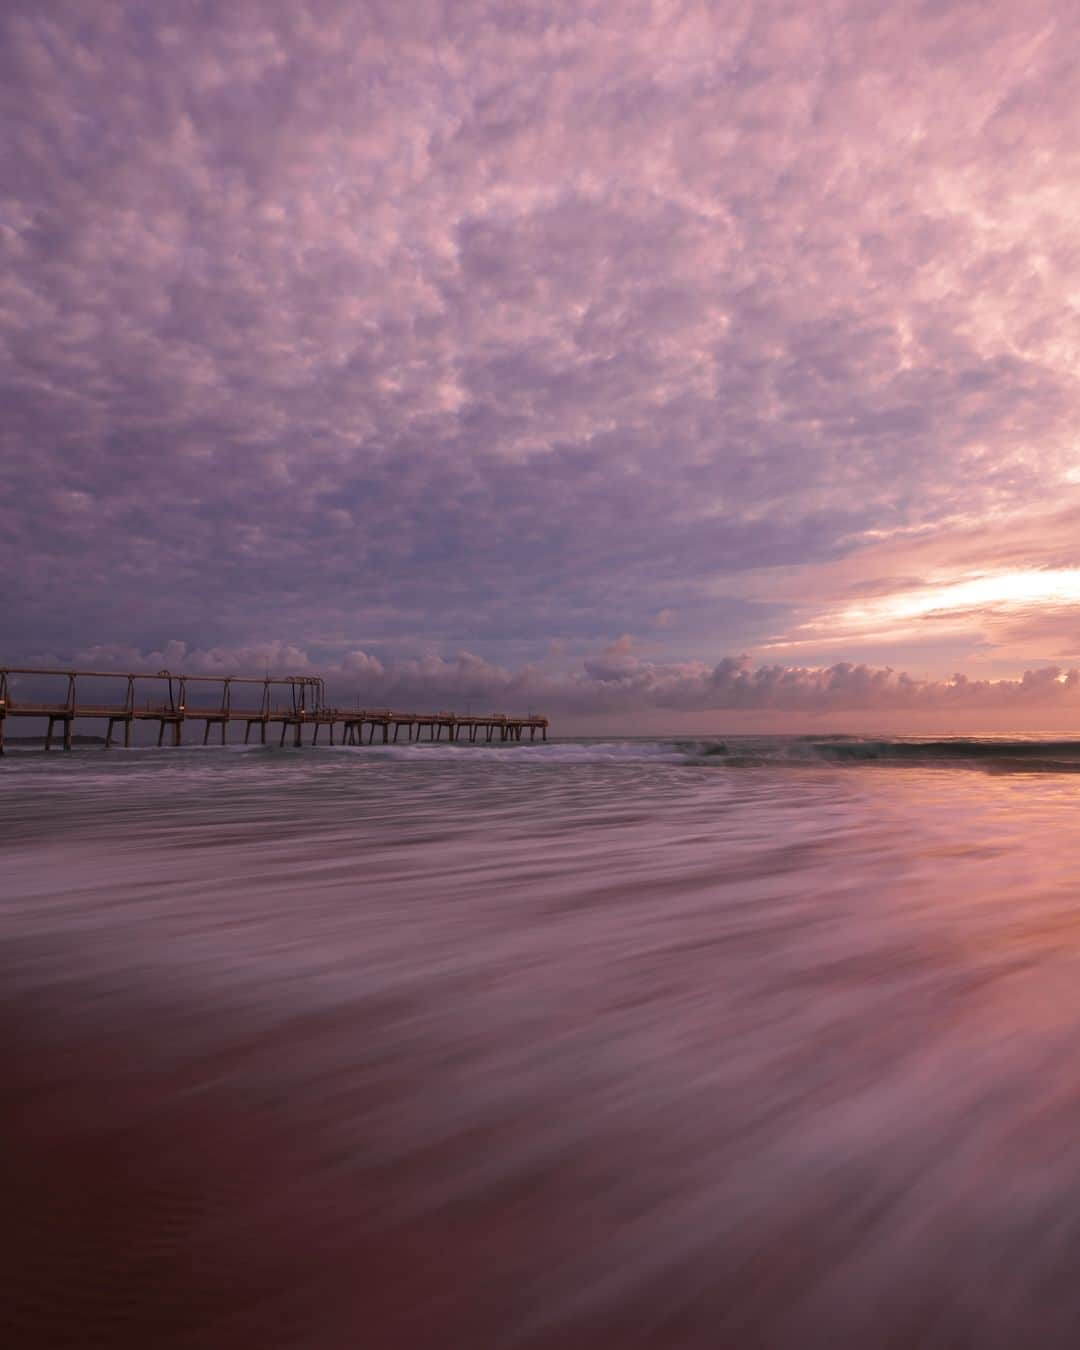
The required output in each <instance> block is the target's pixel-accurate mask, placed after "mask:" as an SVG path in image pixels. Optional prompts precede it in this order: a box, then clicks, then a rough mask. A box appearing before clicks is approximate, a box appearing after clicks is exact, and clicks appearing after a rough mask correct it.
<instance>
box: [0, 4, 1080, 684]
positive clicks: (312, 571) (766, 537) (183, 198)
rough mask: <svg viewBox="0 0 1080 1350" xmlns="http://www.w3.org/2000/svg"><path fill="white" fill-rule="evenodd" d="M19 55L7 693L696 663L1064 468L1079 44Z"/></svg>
mask: <svg viewBox="0 0 1080 1350" xmlns="http://www.w3.org/2000/svg"><path fill="white" fill-rule="evenodd" d="M0 24H2V31H0V119H2V124H3V126H4V134H3V138H2V142H0V154H2V161H0V249H2V262H3V269H2V274H0V381H2V387H0V396H2V400H3V419H2V423H0V454H2V456H3V460H4V479H3V481H4V488H3V496H2V497H0V566H2V571H3V577H4V593H5V600H4V602H3V603H4V624H3V627H4V649H5V651H10V653H11V655H12V656H36V655H39V654H52V655H55V656H56V657H57V658H58V659H60V658H67V657H69V656H70V655H72V654H73V653H75V652H76V651H78V650H86V649H88V648H90V647H93V646H95V645H99V644H106V645H112V646H114V647H115V646H129V647H133V648H135V649H140V650H148V649H150V648H155V647H156V648H159V649H160V648H163V647H164V645H165V644H166V643H168V642H169V641H180V642H184V643H187V644H188V647H189V648H200V649H205V648H209V647H214V646H217V647H219V648H221V649H224V650H235V649H238V648H239V649H241V650H248V651H254V650H255V649H256V648H258V649H259V650H260V651H263V652H270V651H272V650H288V649H289V647H290V645H291V646H293V647H295V648H296V649H297V650H298V651H303V652H305V653H307V654H308V655H309V656H310V658H311V659H313V660H315V661H320V660H326V661H328V662H329V663H331V664H333V663H334V662H340V661H342V660H344V659H345V655H344V654H345V653H347V652H348V651H351V650H356V649H357V648H362V649H363V650H365V651H369V650H371V649H372V648H373V647H374V648H379V647H380V644H382V645H384V646H388V647H389V648H393V647H394V645H395V644H402V643H404V644H406V646H408V645H409V644H412V646H413V647H415V646H416V644H417V643H420V642H425V643H434V644H435V645H436V647H437V648H440V647H441V649H442V650H444V651H454V650H457V649H458V647H459V646H460V645H461V644H462V643H465V644H467V645H468V646H469V648H470V649H473V650H476V649H482V651H483V654H484V655H483V659H484V660H491V661H493V662H494V664H495V666H497V667H498V668H502V666H501V665H500V663H502V662H509V663H510V664H515V663H516V664H520V661H519V660H518V658H519V657H520V658H521V659H522V660H525V661H530V660H534V659H538V658H539V654H541V653H542V652H544V651H545V650H546V644H547V643H548V641H549V640H550V639H553V638H559V639H567V640H569V641H570V642H572V643H575V644H579V645H580V646H581V649H582V650H584V649H585V648H587V647H589V646H596V645H597V642H598V641H599V640H601V639H606V638H607V637H608V636H610V635H611V634H612V633H618V632H622V631H628V632H632V633H641V632H643V631H645V630H652V629H655V628H656V627H657V624H658V622H659V624H660V629H661V630H662V632H663V633H664V634H665V635H666V638H665V640H666V641H669V642H670V643H671V644H672V646H671V655H670V657H669V658H668V661H667V664H672V663H675V664H678V659H679V654H685V653H686V652H687V651H688V650H690V649H691V648H692V647H693V645H694V643H695V642H696V643H698V645H699V649H700V650H701V651H703V652H704V651H709V652H712V653H714V654H715V653H717V652H718V651H723V650H733V649H734V650H738V649H740V648H741V647H743V646H746V645H749V644H751V643H753V642H754V641H756V640H757V639H759V638H761V637H763V636H765V635H766V634H769V633H771V632H774V631H775V630H776V629H777V628H778V627H779V626H781V625H782V623H783V620H784V616H785V614H786V613H788V612H789V611H790V610H792V609H793V607H795V606H796V605H797V604H799V603H802V601H803V600H804V595H803V593H802V589H803V588H802V586H801V585H800V586H799V587H798V588H796V589H795V590H793V592H792V593H791V594H790V595H787V596H779V597H774V598H773V599H771V600H770V601H769V602H767V603H766V602H763V601H758V600H754V599H752V598H747V597H744V596H741V595H740V590H739V585H740V583H739V578H740V577H741V576H742V575H743V574H745V573H746V572H748V571H750V570H753V569H757V568H762V567H779V566H782V567H785V568H790V569H799V568H807V567H810V566H812V565H814V564H817V563H821V562H823V561H825V560H828V559H835V558H837V557H839V556H842V555H844V554H846V553H848V552H850V551H851V550H852V549H853V548H855V547H856V546H858V545H859V543H860V541H861V540H862V539H863V538H864V537H865V534H866V532H867V531H870V530H877V531H886V532H887V531H890V530H894V529H898V528H901V527H904V526H907V525H910V524H912V523H922V524H926V523H930V522H933V521H934V520H937V519H939V518H943V517H945V516H947V515H950V514H951V513H955V512H957V511H959V510H962V511H964V512H965V513H967V514H968V515H969V516H976V517H977V516H978V515H979V513H980V512H986V511H989V510H991V509H993V510H1006V509H1013V508H1016V507H1017V506H1020V505H1022V504H1024V503H1027V502H1030V501H1031V500H1032V499H1046V498H1047V497H1048V495H1049V494H1051V493H1052V492H1054V491H1055V490H1056V488H1057V486H1058V485H1059V484H1060V482H1061V476H1062V474H1063V473H1065V472H1067V471H1068V469H1069V468H1070V467H1071V466H1073V465H1074V463H1075V451H1074V447H1073V433H1072V426H1073V424H1074V420H1075V418H1074V413H1075V410H1076V404H1077V395H1076V376H1075V360H1074V346H1075V333H1076V318H1075V314H1074V309H1073V301H1072V299H1071V298H1070V296H1071V294H1072V291H1071V290H1070V285H1071V279H1072V278H1074V277H1075V275H1076V271H1077V258H1078V251H1077V245H1076V244H1075V232H1074V229H1073V227H1072V220H1073V218H1074V212H1075V207H1076V205H1077V204H1078V203H1080V196H1078V195H1077V186H1076V185H1077V167H1078V158H1077V157H1078V152H1077V150H1076V149H1075V147H1074V145H1073V141H1072V137H1071V127H1072V125H1073V116H1072V114H1073V112H1074V111H1076V103H1077V94H1076V92H1075V87H1074V81H1073V79H1072V73H1071V68H1070V65H1071V63H1070V59H1069V55H1068V53H1069V52H1070V50H1071V44H1072V42H1073V40H1074V38H1075V37H1076V29H1077V21H1076V19H1075V18H1074V16H1073V12H1072V10H1071V9H1070V8H1069V7H1067V6H1065V5H1055V4H1041V3H1036V4H1032V5H1029V6H1024V7H1022V8H1014V7H1008V6H1004V5H992V6H970V5H938V6H933V7H928V6H925V5H914V4H900V5H896V6H889V7H879V6H866V5H861V4H854V3H836V4H824V5H821V6H807V5H805V4H795V3H791V4H783V3H754V4H743V5H740V4H734V5H715V4H707V3H697V4H695V3H689V2H685V3H684V2H682V0H671V2H670V3H661V2H660V0H656V2H655V3H652V2H650V3H645V2H644V0H618V2H617V3H616V0H603V2H602V3H601V2H598V0H584V2H582V0H574V3H569V2H567V3H545V4H532V3H521V0H514V3H509V2H506V3H494V2H489V0H475V2H473V3H470V2H469V0H455V3H452V4H451V3H447V4H438V3H433V2H432V0H424V2H423V3H419V2H418V3H415V4H408V3H401V2H400V0H397V2H396V3H394V4H376V3H366V4H365V3H355V0H348V2H347V3H346V0H340V2H338V0H323V2H321V3H315V0H297V3H295V4H288V5H278V4H271V3H254V2H252V0H247V2H245V0H234V2H233V3H230V4H229V5H227V6H222V5H217V4H204V3H192V4H187V5H182V6H180V5H177V6H167V7H162V6H158V5H154V4H150V3H135V2H130V3H120V2H117V3H109V4H100V5H83V4H81V3H74V2H73V3H61V2H60V0H36V3H32V4H31V3H11V4H9V5H7V6H6V7H5V9H4V13H3V17H2V19H0ZM1073 289H1075V288H1073ZM661 614H662V615H665V616H667V617H666V618H665V619H664V620H662V621H658V619H657V616H658V615H661ZM274 644H277V647H276V648H275V647H274ZM384 654H385V653H384ZM388 659H390V658H388ZM408 659H413V658H409V657H407V656H402V655H401V654H400V652H399V653H398V654H397V655H396V656H393V660H395V661H403V660H408ZM417 659H419V658H417ZM425 659H426V658H425ZM431 659H433V660H434V659H438V660H441V659H443V658H442V657H441V656H440V657H438V658H434V657H433V658H431ZM428 676H430V677H431V678H433V679H434V678H435V676H434V674H433V673H432V672H431V671H430V670H429V671H428ZM417 678H419V676H418V677H417ZM566 678H568V679H569V678H570V677H569V676H567V677H566ZM592 683H593V684H596V683H598V682H597V681H593V682H592ZM599 683H602V682H599Z"/></svg>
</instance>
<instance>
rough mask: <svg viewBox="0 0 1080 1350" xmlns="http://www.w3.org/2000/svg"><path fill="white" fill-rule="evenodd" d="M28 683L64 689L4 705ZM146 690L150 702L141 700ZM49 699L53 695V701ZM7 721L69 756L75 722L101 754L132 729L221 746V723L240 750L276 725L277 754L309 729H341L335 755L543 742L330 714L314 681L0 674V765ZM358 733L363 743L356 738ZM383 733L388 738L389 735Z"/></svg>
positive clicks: (354, 713)
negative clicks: (30, 722)
mask: <svg viewBox="0 0 1080 1350" xmlns="http://www.w3.org/2000/svg"><path fill="white" fill-rule="evenodd" d="M19 676H29V677H31V678H33V679H34V680H35V681H44V680H45V678H46V677H48V678H51V679H52V680H62V681H66V684H65V686H64V691H63V697H62V698H55V699H37V700H32V699H23V698H16V697H15V696H14V685H15V684H16V683H17V677H19ZM80 680H81V681H82V682H83V689H84V690H85V688H86V684H87V682H88V681H91V680H93V681H100V680H109V681H111V682H112V684H113V691H112V695H111V699H110V698H106V697H105V696H102V695H100V694H99V695H98V696H97V697H96V698H94V697H90V698H86V697H85V696H84V697H83V698H81V699H80V690H79V681H80ZM215 686H216V687H217V690H218V691H219V694H220V701H215V702H209V701H208V695H210V694H211V693H213V692H214V690H215ZM147 687H151V688H152V690H153V693H152V694H151V695H150V696H149V697H145V698H142V697H140V695H142V694H143V693H144V691H145V690H146V688H147ZM58 692H59V691H58ZM9 717H26V718H38V719H41V720H43V721H44V720H47V721H48V730H47V731H46V733H45V749H46V750H49V749H51V748H52V743H53V737H54V736H55V735H57V727H58V726H59V728H60V731H59V736H60V740H61V744H62V745H63V747H64V749H65V750H70V749H71V737H72V728H73V726H74V723H75V722H76V721H84V720H88V721H100V722H105V723H106V724H107V730H106V733H105V748H106V749H108V748H109V747H110V746H111V745H112V744H113V740H114V736H116V735H117V732H118V729H121V730H122V732H123V738H124V745H125V746H129V745H130V744H131V729H132V726H133V724H134V723H135V722H151V723H153V722H156V723H157V724H158V733H157V743H158V745H163V744H165V743H166V741H168V742H169V743H170V744H172V745H181V744H183V729H184V727H185V725H187V723H189V722H194V723H196V724H198V723H202V733H203V735H202V743H203V745H206V744H207V743H208V742H209V740H210V731H211V728H212V727H218V728H220V732H219V735H220V742H221V744H222V745H225V744H226V743H227V739H228V728H229V725H230V724H231V723H234V722H236V723H240V722H243V723H244V744H245V745H247V744H248V743H249V740H250V737H251V732H252V728H255V729H256V731H257V732H258V736H259V742H260V744H262V745H265V744H266V730H267V727H271V726H276V725H280V727H281V734H280V739H279V742H278V743H279V745H284V744H285V743H286V740H291V743H292V744H293V745H294V746H298V745H302V744H303V731H304V728H305V727H311V729H312V731H311V744H312V745H317V744H318V742H319V732H320V731H321V730H322V729H323V728H326V730H327V734H328V741H329V744H330V745H333V744H334V743H335V742H334V732H335V728H337V727H338V726H340V727H341V728H342V732H341V741H340V744H342V745H364V744H367V745H372V744H374V743H375V740H376V735H378V737H379V743H380V744H382V745H389V744H392V743H396V742H397V741H398V739H399V737H400V734H401V731H402V728H404V729H405V740H407V741H413V740H416V741H419V740H421V739H427V740H431V741H440V740H442V739H443V732H445V733H446V740H447V741H450V742H458V741H467V742H468V743H469V744H476V743H477V741H481V742H483V743H484V744H490V743H491V742H492V741H496V740H497V741H499V742H505V741H520V740H522V739H523V737H524V735H525V733H526V732H528V733H529V739H530V740H533V741H535V740H536V734H537V732H539V733H540V735H541V739H542V740H545V741H546V740H547V729H548V719H547V718H546V717H535V716H533V715H531V714H530V715H529V716H527V717H511V716H508V715H507V714H505V713H490V714H488V715H486V716H478V717H474V716H472V715H471V714H469V715H466V716H464V717H459V716H458V715H457V714H456V713H452V712H439V713H403V712H394V711H392V710H391V709H389V708H382V709H376V710H371V709H362V708H355V709H353V708H337V707H332V706H330V705H329V704H328V703H327V701H326V687H325V682H324V681H323V679H322V677H321V676H318V675H276V676H269V675H268V676H264V677H262V678H260V677H259V676H248V675H174V674H172V673H171V672H170V671H167V670H159V671H158V672H157V673H156V674H133V673H129V672H126V671H114V670H54V669H47V668H35V667H29V666H7V667H0V755H2V754H3V753H4V728H5V723H6V722H7V719H8V718H9ZM365 728H366V729H367V732H368V735H367V740H366V741H365V739H364V730H365ZM391 732H392V734H391Z"/></svg>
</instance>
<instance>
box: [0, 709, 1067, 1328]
mask: <svg viewBox="0 0 1080 1350" xmlns="http://www.w3.org/2000/svg"><path fill="white" fill-rule="evenodd" d="M1078 767H1080V740H1072V739H1070V738H1069V737H1067V736H1061V737H1056V738H1050V737H1044V738H1020V737H1017V738H997V739H990V738H978V737H969V738H939V739H933V740H931V739H925V738H924V739H917V738H908V739H902V738H890V737H847V736H811V737H724V738H715V737H713V738H710V737H702V738H696V739H695V738H686V737H683V738H678V737H672V738H651V739H647V738H629V739H624V740H614V739H609V740H591V741H589V740H579V741H553V742H549V743H548V744H547V745H541V744H537V745H529V744H521V745H512V746H494V747H490V748H489V747H480V746H476V747H470V746H449V745H446V744H436V745H426V744H422V745H416V744H412V745H408V746H398V747H393V746H390V747H379V746H372V747H368V746H364V747H359V748H345V747H335V748H330V747H319V748H315V749H312V748H310V747H305V748H303V749H301V750H292V749H285V750H278V749H277V748H276V747H274V748H265V749H264V748H256V747H251V748H244V747H239V746H238V747H227V748H224V749H221V748H209V749H202V748H198V749H196V748H183V749H179V750H176V749H166V750H156V749H132V750H130V751H121V750H115V749H113V750H110V751H108V752H105V751H103V750H101V749H98V748H92V747H88V748H80V749H76V750H75V751H73V752H71V753H70V754H67V755H62V754H57V753H54V754H52V755H44V754H42V753H41V752H40V750H33V749H30V748H18V747H16V749H15V750H14V751H12V752H11V753H9V755H8V756H7V757H6V758H5V760H4V761H3V762H2V763H0V952H2V960H3V969H2V972H0V1019H2V1022H3V1033H4V1034H3V1041H2V1044H3V1045H4V1047H5V1052H4V1053H5V1059H6V1062H5V1065H4V1074H3V1079H2V1082H3V1093H4V1121H5V1126H4V1129H5V1135H6V1147H5V1150H4V1153H5V1157H6V1159H7V1161H8V1164H9V1165H8V1167H7V1169H6V1170H7V1173H8V1175H7V1177H6V1179H5V1184H4V1192H5V1209H6V1212H7V1215H8V1222H7V1223H6V1224H5V1227H6V1228H7V1229H8V1235H7V1236H6V1238H5V1251H4V1253H3V1262H2V1273H0V1295H2V1297H0V1337H2V1339H3V1340H4V1342H5V1343H7V1344H12V1345H31V1344H33V1345H37V1344H41V1345H49V1346H57V1347H61V1346H80V1347H89V1346H116V1345H129V1344H130V1345H133V1346H135V1345H139V1346H147V1345H153V1346H155V1347H166V1348H167V1350H171V1348H175V1350H188V1348H189V1347H196V1346H212V1347H231V1346H237V1347H240V1346H253V1345H258V1346H260V1347H277V1346H281V1347H302V1348H303V1350H307V1348H308V1347H311V1348H312V1350H326V1348H327V1347H329V1348H331V1350H333V1348H334V1347H338V1346H341V1347H347V1346H348V1347H351V1346H356V1345H370V1346H375V1347H384V1346H385V1347H397V1346H400V1347H429V1346H430V1347H436V1346H438V1347H445V1346H455V1347H456V1346H461V1347H480V1348H484V1347H503V1346H506V1347H545V1348H546V1347H553V1348H554V1347H559V1348H560V1350H561V1348H562V1347H567V1348H568V1350H569V1348H571V1347H573V1348H576V1347H583V1348H584V1347H606V1346H613V1347H614V1346H617V1347H653V1346H655V1347H682V1346H685V1347H693V1348H696V1347H717V1346H720V1347H725V1346H738V1347H788V1346H792V1347H795V1346H799V1347H805V1346H818V1345H820V1346H835V1345H841V1344H852V1345H867V1346H871V1345H872V1346H875V1347H876V1346H897V1347H899V1346H928V1347H935V1346H941V1347H945V1346H948V1347H965V1346H972V1347H975V1346H978V1347H998V1346H1000V1347H1005V1346H1013V1345H1015V1344H1017V1343H1019V1342H1021V1341H1024V1342H1026V1343H1029V1344H1034V1345H1039V1346H1058V1345H1060V1346H1066V1345H1072V1344H1074V1343H1075V1327H1076V1325H1077V1323H1078V1321H1080V1293H1078V1292H1077V1286H1076V1282H1075V1275H1074V1272H1075V1268H1076V1260H1077V1255H1078V1253H1080V1076H1078V1075H1077V1073H1076V1071H1075V1069H1074V1067H1073V1064H1074V1061H1073V1055H1074V1054H1075V1053H1076V1052H1077V1050H1078V1048H1080V899H1078V897H1080V884H1078V883H1080V850H1078V849H1077V818H1078V816H1077V813H1078V810H1080V778H1077V776H1076V769H1077V768H1078Z"/></svg>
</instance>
